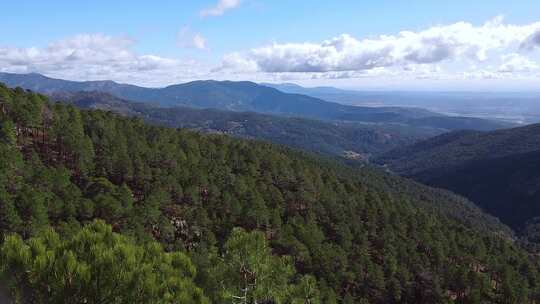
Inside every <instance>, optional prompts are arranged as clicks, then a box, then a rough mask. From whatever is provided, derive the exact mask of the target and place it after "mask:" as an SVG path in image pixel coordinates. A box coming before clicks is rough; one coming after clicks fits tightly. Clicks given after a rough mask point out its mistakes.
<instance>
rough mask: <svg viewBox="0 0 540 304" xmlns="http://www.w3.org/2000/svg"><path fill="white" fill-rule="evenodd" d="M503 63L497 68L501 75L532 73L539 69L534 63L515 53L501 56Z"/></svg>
mask: <svg viewBox="0 0 540 304" xmlns="http://www.w3.org/2000/svg"><path fill="white" fill-rule="evenodd" d="M503 62H504V63H503V64H501V65H500V66H499V68H498V71H499V72H501V73H515V72H532V71H534V70H537V69H538V68H539V67H538V64H537V63H536V62H534V61H532V60H530V59H529V58H527V57H525V56H523V55H520V54H516V53H512V54H509V55H505V56H503Z"/></svg>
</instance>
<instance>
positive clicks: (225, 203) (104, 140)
mask: <svg viewBox="0 0 540 304" xmlns="http://www.w3.org/2000/svg"><path fill="white" fill-rule="evenodd" d="M6 91H7V93H6ZM2 94H3V95H8V96H10V98H11V99H12V101H13V103H30V105H17V107H19V109H29V110H28V111H27V112H24V111H23V112H24V113H21V112H20V111H19V112H13V111H12V110H8V111H7V112H6V114H5V115H3V117H2V122H4V121H8V120H10V121H12V122H13V123H14V130H15V131H16V140H15V141H13V140H4V141H0V151H1V152H2V153H0V169H1V170H0V181H1V183H0V200H1V203H2V204H1V205H0V228H1V229H2V230H1V233H2V234H3V235H11V236H9V237H8V238H7V239H6V240H7V241H6V242H5V243H4V247H5V249H4V252H5V254H4V256H5V258H4V261H5V263H4V265H5V267H7V268H5V269H6V272H7V273H9V274H13V278H14V279H15V280H17V281H16V283H17V284H16V287H18V288H17V289H16V290H17V292H18V295H19V297H20V298H22V299H26V298H25V297H33V298H36V299H37V300H35V299H32V300H31V301H34V302H38V303H39V301H44V300H43V299H44V297H45V296H47V297H52V298H51V299H56V300H57V301H61V300H60V299H63V298H62V297H64V298H68V299H70V298H69V297H77V296H81V295H83V296H85V297H87V298H88V299H94V298H100V299H103V297H105V296H106V295H107V294H110V295H112V297H113V298H114V299H113V300H114V301H116V302H113V303H132V302H135V303H152V301H154V302H160V301H161V302H163V301H165V302H166V301H172V298H170V297H176V296H182V295H183V296H186V297H188V300H182V301H178V302H179V303H189V301H192V300H193V301H195V300H194V299H199V300H197V301H201V302H204V298H203V297H202V293H201V292H200V290H199V289H198V288H197V287H196V286H199V287H200V288H201V289H202V290H203V291H204V293H205V294H206V295H208V297H209V298H210V299H211V300H213V301H214V302H216V303H223V302H225V303H226V302H227V301H228V302H232V300H233V299H232V297H233V296H235V297H240V298H239V299H238V298H237V299H236V300H240V302H241V300H245V302H247V303H250V302H252V303H254V302H256V301H257V303H263V302H264V301H268V302H267V303H375V304H378V303H449V302H451V301H454V300H452V299H454V298H455V302H461V303H468V301H471V302H474V301H477V302H478V301H480V302H491V303H505V301H506V300H507V299H510V302H514V303H520V302H521V301H522V300H523V299H533V296H534V295H535V294H537V293H538V292H539V291H540V286H539V282H540V280H539V276H538V270H539V269H540V267H539V265H538V260H537V257H536V256H533V255H529V254H528V253H527V252H526V251H525V250H523V249H522V248H520V247H519V246H518V245H517V244H515V243H513V242H512V239H511V237H512V236H511V234H510V233H509V230H508V228H507V227H505V226H504V225H501V224H500V223H497V222H496V221H493V219H492V218H489V217H487V216H485V215H484V214H483V213H481V212H480V210H479V209H478V208H475V207H474V206H472V205H470V203H467V202H464V201H463V200H462V199H459V198H456V197H455V196H453V195H451V194H449V193H447V192H441V191H437V190H433V189H431V188H427V187H423V186H420V185H417V184H415V183H412V182H409V181H406V180H403V179H400V178H398V177H395V176H390V175H386V174H382V173H380V172H378V171H376V170H371V169H369V168H361V169H360V168H348V167H345V166H343V165H340V164H337V163H335V162H332V161H326V160H323V159H320V158H314V157H312V156H308V155H305V154H303V153H300V152H294V151H291V150H289V149H286V148H284V147H277V146H274V145H271V144H266V143H260V142H251V141H244V140H238V139H233V138H229V137H225V136H218V135H202V134H199V133H195V132H190V131H186V130H174V129H168V128H162V127H156V126H150V125H146V124H144V123H143V122H142V121H141V120H140V119H136V118H122V117H119V116H116V115H114V114H112V113H108V112H103V111H79V110H77V109H75V108H72V107H67V106H64V105H61V104H54V105H53V104H50V103H48V102H47V101H46V100H43V102H42V103H41V107H42V108H41V110H40V111H34V110H32V107H33V105H34V104H35V103H34V101H33V99H34V97H33V96H34V95H33V94H32V93H27V92H24V91H22V90H7V89H5V88H3V87H1V86H0V96H3V95H2ZM40 98H41V97H40ZM13 106H15V104H13ZM47 113H49V114H47ZM18 115H22V116H21V117H28V119H27V120H22V119H19V118H18V117H19V116H18ZM36 115H37V116H36ZM34 116H36V117H34ZM38 116H39V117H38ZM59 119H65V121H64V122H60V121H58V120H59ZM28 121H33V123H36V122H41V124H38V125H26V123H28ZM66 128H68V129H69V130H65V129H66ZM8 130H11V127H9V128H8ZM5 137H6V136H4V138H5ZM8 137H9V136H8ZM87 148H88V149H87ZM85 151H90V152H89V153H88V154H85V153H86V152H85ZM96 218H99V219H101V220H104V221H106V222H107V224H109V225H111V227H113V228H111V227H109V226H106V225H105V224H103V223H102V222H99V223H94V224H90V226H86V227H85V228H82V230H81V228H79V226H84V225H85V224H88V223H91V222H93V221H94V219H96ZM49 226H50V227H53V228H54V229H55V230H56V231H57V233H58V234H57V233H53V232H51V231H50V229H49V228H48V227H49ZM111 229H114V231H117V232H121V233H122V235H118V234H116V233H113V232H112V230H111ZM16 235H19V236H16ZM128 236H129V238H128ZM156 241H157V242H160V243H161V245H160V246H159V245H157V244H156V243H155V242H156ZM161 246H162V247H161ZM92 248H94V249H92ZM163 248H164V249H163ZM97 249H99V250H98V251H96V250H97ZM165 251H166V252H167V253H166V252H165ZM180 252H182V253H180ZM101 254H104V255H103V256H102V255H101ZM186 256H190V257H191V260H192V261H193V265H194V268H196V269H197V271H196V272H195V271H193V269H194V268H193V267H191V266H186V265H189V263H188V262H187V261H188V260H187V259H186V258H185V257H186ZM53 261H56V262H57V263H53V264H51V263H52V262H53ZM73 261H74V262H73ZM96 263H97V264H96ZM136 263H142V267H139V266H137V267H136V266H134V265H136ZM68 266H69V267H68ZM105 266H107V267H105ZM56 267H60V268H56ZM92 267H94V268H92ZM105 268H107V269H105ZM124 268H125V269H126V270H124ZM26 270H28V271H29V272H26ZM68 270H69V271H68ZM105 270H107V271H109V272H107V271H105ZM142 270H144V271H145V272H144V276H143V274H142V272H141V271H142ZM100 271H105V274H107V276H106V278H102V275H101V274H99V273H100ZM55 273H56V274H58V275H54V274H55ZM71 275H77V277H73V278H74V279H70V276H71ZM97 278H100V279H99V281H100V282H99V284H98V286H99V285H103V286H102V288H100V289H99V290H98V289H96V287H95V285H94V287H92V286H88V288H86V287H85V288H82V286H86V285H85V284H89V282H91V283H93V284H97V283H98V282H97ZM255 279H256V282H255ZM48 281H50V283H44V282H48ZM147 283H148V285H147ZM115 284H120V286H116V285H115ZM128 286H129V287H128ZM182 286H184V287H185V286H189V288H184V287H182ZM135 288H140V289H139V290H142V291H143V293H142V294H141V296H143V295H144V297H148V299H149V300H148V301H147V300H146V298H145V299H143V300H141V298H134V297H137V295H134V294H133V293H132V292H131V291H133V290H137V289H135ZM83 289H84V290H83ZM64 291H69V292H68V293H67V294H63V293H64ZM244 293H245V294H244ZM197 297H199V298H197ZM77 299H80V298H74V300H73V303H77V301H78V300H77ZM163 299H165V300H163ZM130 301H131V302H130ZM506 302H509V301H506ZM89 303H92V301H90V300H89ZM94 303H97V302H94Z"/></svg>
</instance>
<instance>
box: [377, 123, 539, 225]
mask: <svg viewBox="0 0 540 304" xmlns="http://www.w3.org/2000/svg"><path fill="white" fill-rule="evenodd" d="M376 161H377V162H378V163H380V164H386V165H387V166H388V167H389V168H390V169H391V170H393V171H395V172H397V173H399V174H403V175H405V176H409V177H412V178H414V179H416V180H418V181H420V182H423V183H426V184H428V185H432V186H437V187H442V188H446V189H449V190H452V191H454V192H456V193H459V194H462V195H464V196H466V197H468V198H469V199H471V200H473V201H474V202H476V203H477V204H478V205H479V206H480V207H482V208H484V209H485V210H486V211H488V212H489V213H491V214H493V215H495V216H497V217H499V218H500V219H501V220H502V221H503V222H504V223H506V224H508V225H510V226H511V227H513V228H515V229H522V228H523V227H524V225H525V223H526V222H527V221H528V220H531V219H533V218H534V217H537V216H540V209H539V208H538V206H537V203H538V201H539V199H540V124H536V125H529V126H525V127H520V128H514V129H507V130H498V131H493V132H473V131H461V132H453V133H448V134H444V135H440V136H437V137H434V138H431V139H428V140H426V141H422V142H419V143H417V144H413V145H411V146H409V147H405V148H398V149H395V150H393V151H390V152H388V153H386V154H384V155H383V156H381V157H379V158H378V159H377V160H376Z"/></svg>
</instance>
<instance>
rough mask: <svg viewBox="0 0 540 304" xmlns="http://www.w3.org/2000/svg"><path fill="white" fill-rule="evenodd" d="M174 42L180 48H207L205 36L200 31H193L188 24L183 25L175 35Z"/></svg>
mask: <svg viewBox="0 0 540 304" xmlns="http://www.w3.org/2000/svg"><path fill="white" fill-rule="evenodd" d="M176 42H177V45H178V46H179V47H182V48H195V49H199V50H205V49H207V43H206V38H204V37H203V36H202V35H201V34H200V33H196V32H193V31H192V30H191V29H190V28H189V27H188V26H184V27H183V28H181V29H180V31H179V32H178V35H177V36H176Z"/></svg>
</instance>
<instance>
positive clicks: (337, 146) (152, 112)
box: [50, 91, 444, 160]
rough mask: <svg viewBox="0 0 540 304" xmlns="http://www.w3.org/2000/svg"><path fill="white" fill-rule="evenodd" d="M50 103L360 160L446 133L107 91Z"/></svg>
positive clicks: (63, 97) (54, 96)
mask: <svg viewBox="0 0 540 304" xmlns="http://www.w3.org/2000/svg"><path fill="white" fill-rule="evenodd" d="M50 98H51V99H53V100H54V101H62V102H67V103H70V104H73V105H75V106H77V107H79V108H83V109H101V110H105V111H112V112H115V113H118V114H121V115H125V116H137V117H141V118H143V119H144V120H145V121H146V122H149V123H153V124H158V125H164V126H168V127H173V128H187V129H192V130H197V131H201V132H204V133H219V134H227V135H231V136H236V137H241V138H247V139H261V140H266V141H270V142H273V143H277V144H283V145H287V146H291V147H294V148H298V149H302V150H306V151H311V152H315V153H319V154H324V155H330V156H337V157H347V158H352V159H360V160H366V159H368V158H370V157H371V156H372V155H379V154H381V153H383V152H386V151H389V150H391V149H393V148H396V147H398V146H404V145H407V144H411V143H414V142H416V141H419V140H421V139H426V138H428V137H431V136H435V135H439V134H441V133H443V132H444V131H443V130H442V129H434V128H428V127H409V126H407V125H403V124H392V123H388V124H382V123H381V124H362V123H354V122H327V121H319V120H312V119H305V118H294V117H280V116H275V115H265V114H259V113H254V112H233V111H220V110H213V109H194V108H188V107H173V108H162V107H158V106H155V105H152V104H148V103H137V102H132V101H128V100H124V99H121V98H118V97H115V96H113V95H111V94H108V93H102V92H85V91H81V92H75V93H69V92H63V93H53V94H51V96H50Z"/></svg>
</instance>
